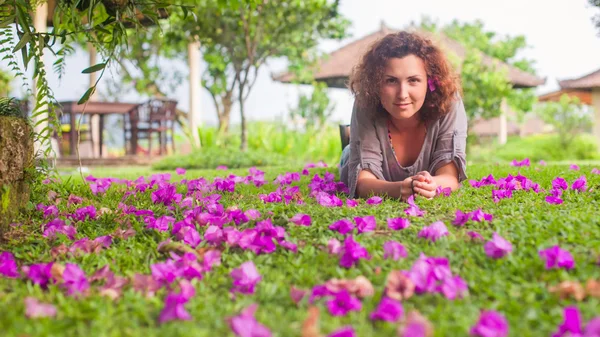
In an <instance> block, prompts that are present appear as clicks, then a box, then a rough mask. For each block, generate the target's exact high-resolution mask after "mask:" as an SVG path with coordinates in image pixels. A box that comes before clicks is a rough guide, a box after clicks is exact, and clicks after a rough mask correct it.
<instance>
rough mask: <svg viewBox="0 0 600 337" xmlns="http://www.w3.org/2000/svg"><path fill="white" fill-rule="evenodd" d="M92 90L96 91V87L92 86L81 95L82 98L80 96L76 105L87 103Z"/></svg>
mask: <svg viewBox="0 0 600 337" xmlns="http://www.w3.org/2000/svg"><path fill="white" fill-rule="evenodd" d="M94 89H96V86H93V87H91V88H89V89H88V90H87V91H86V92H85V94H83V96H81V98H80V99H79V101H78V102H77V104H83V103H85V102H87V101H88V100H89V99H90V96H91V95H92V92H94Z"/></svg>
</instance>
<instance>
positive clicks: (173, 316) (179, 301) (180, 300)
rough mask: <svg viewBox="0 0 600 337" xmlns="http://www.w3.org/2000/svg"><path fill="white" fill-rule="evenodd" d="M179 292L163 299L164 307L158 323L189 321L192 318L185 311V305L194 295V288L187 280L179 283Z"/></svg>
mask: <svg viewBox="0 0 600 337" xmlns="http://www.w3.org/2000/svg"><path fill="white" fill-rule="evenodd" d="M179 284H180V287H181V291H180V292H179V293H170V294H169V295H167V297H166V298H165V307H164V308H163V310H162V311H161V312H160V317H159V318H158V321H159V323H161V324H162V323H165V322H169V321H173V320H191V319H192V316H191V315H190V314H189V313H188V312H187V311H186V310H185V306H184V305H185V304H186V303H187V302H188V301H189V300H190V298H192V297H193V296H194V295H195V294H196V290H195V289H194V286H193V285H192V284H191V283H190V282H189V281H187V280H181V282H180V283H179Z"/></svg>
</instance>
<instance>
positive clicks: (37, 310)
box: [25, 297, 56, 318]
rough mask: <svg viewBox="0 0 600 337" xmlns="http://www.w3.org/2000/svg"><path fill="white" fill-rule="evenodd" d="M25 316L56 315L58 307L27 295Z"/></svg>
mask: <svg viewBox="0 0 600 337" xmlns="http://www.w3.org/2000/svg"><path fill="white" fill-rule="evenodd" d="M25 316H27V318H40V317H54V316H56V308H55V307H54V306H53V305H52V304H46V303H41V302H39V301H38V300H37V299H36V298H34V297H26V298H25Z"/></svg>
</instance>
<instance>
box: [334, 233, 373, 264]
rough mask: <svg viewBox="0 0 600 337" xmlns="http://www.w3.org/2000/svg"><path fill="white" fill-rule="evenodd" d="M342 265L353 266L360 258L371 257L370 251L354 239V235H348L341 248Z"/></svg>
mask: <svg viewBox="0 0 600 337" xmlns="http://www.w3.org/2000/svg"><path fill="white" fill-rule="evenodd" d="M339 254H340V266H342V267H344V268H351V267H352V266H354V265H356V264H358V261H359V260H360V259H370V258H371V257H370V256H369V252H368V251H367V249H366V248H365V247H363V246H361V245H360V244H359V243H358V242H356V241H354V239H353V238H352V235H350V236H348V237H346V239H345V240H344V244H343V245H342V248H341V249H340V252H339Z"/></svg>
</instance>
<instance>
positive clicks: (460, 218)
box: [452, 209, 470, 226]
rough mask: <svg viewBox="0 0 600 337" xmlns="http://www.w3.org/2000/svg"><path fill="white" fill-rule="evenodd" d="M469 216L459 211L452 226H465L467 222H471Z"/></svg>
mask: <svg viewBox="0 0 600 337" xmlns="http://www.w3.org/2000/svg"><path fill="white" fill-rule="evenodd" d="M469 216H470V214H469V213H463V211H461V210H460V209H457V210H456V213H455V216H454V221H452V224H453V225H454V226H464V224H466V223H467V221H469Z"/></svg>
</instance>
